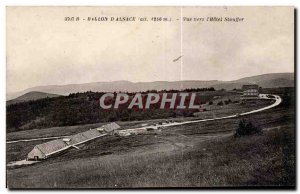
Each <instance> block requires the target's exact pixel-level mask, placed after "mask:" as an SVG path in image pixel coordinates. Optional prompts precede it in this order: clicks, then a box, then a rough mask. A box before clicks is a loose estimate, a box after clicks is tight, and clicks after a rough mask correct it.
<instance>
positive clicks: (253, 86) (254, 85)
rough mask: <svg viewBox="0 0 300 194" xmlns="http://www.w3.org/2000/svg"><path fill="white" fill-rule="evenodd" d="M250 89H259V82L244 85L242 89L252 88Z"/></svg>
mask: <svg viewBox="0 0 300 194" xmlns="http://www.w3.org/2000/svg"><path fill="white" fill-rule="evenodd" d="M250 89H257V90H258V85H257V84H248V85H243V86H242V90H250Z"/></svg>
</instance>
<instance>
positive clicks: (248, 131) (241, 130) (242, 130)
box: [234, 119, 262, 137]
mask: <svg viewBox="0 0 300 194" xmlns="http://www.w3.org/2000/svg"><path fill="white" fill-rule="evenodd" d="M261 132H262V130H261V129H260V128H258V127H256V126H255V125H254V124H252V122H248V123H247V122H246V121H245V120H244V119H242V120H240V122H239V127H238V128H237V129H236V132H235V134H234V137H242V136H248V135H253V134H258V133H261Z"/></svg>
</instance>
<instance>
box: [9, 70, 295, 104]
mask: <svg viewBox="0 0 300 194" xmlns="http://www.w3.org/2000/svg"><path fill="white" fill-rule="evenodd" d="M244 84H258V85H259V86H261V87H263V88H272V87H294V73H270V74H263V75H257V76H251V77H245V78H241V79H238V80H233V81H219V80H208V81H201V80H184V81H154V82H130V81H113V82H93V83H84V84H68V85H48V86H37V87H33V88H28V89H26V90H24V91H21V92H15V93H10V94H7V100H10V99H13V98H16V97H19V96H21V95H24V94H26V93H28V92H33V91H38V92H44V93H49V94H58V95H68V94H70V93H76V92H85V91H94V92H97V91H98V92H115V91H116V92H118V91H128V92H141V91H147V90H171V89H176V90H180V89H186V88H207V87H214V88H215V89H222V88H224V89H226V90H231V89H234V88H241V87H242V85H244Z"/></svg>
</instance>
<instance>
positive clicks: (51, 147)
mask: <svg viewBox="0 0 300 194" xmlns="http://www.w3.org/2000/svg"><path fill="white" fill-rule="evenodd" d="M67 146H68V145H67V144H66V143H65V142H64V141H63V140H62V139H57V140H53V141H48V142H46V143H42V144H39V145H36V146H35V148H38V149H39V150H40V151H41V152H43V153H44V154H50V153H52V152H55V151H57V150H60V149H63V148H65V147H67Z"/></svg>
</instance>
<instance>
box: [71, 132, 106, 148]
mask: <svg viewBox="0 0 300 194" xmlns="http://www.w3.org/2000/svg"><path fill="white" fill-rule="evenodd" d="M99 135H101V133H100V132H99V131H97V129H91V130H88V131H85V132H82V133H78V134H76V135H72V136H69V138H70V139H71V141H70V143H69V145H73V144H78V143H80V142H84V141H87V140H89V139H93V138H95V137H98V136H99Z"/></svg>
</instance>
